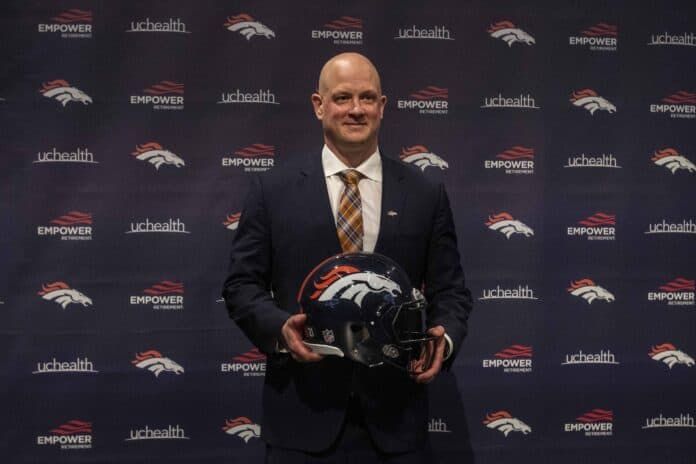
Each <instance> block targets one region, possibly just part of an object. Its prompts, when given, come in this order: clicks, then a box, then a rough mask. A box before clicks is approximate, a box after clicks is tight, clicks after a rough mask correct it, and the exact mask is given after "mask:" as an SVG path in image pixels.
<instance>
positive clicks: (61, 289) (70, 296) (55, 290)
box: [38, 282, 92, 309]
mask: <svg viewBox="0 0 696 464" xmlns="http://www.w3.org/2000/svg"><path fill="white" fill-rule="evenodd" d="M38 295H40V296H41V298H43V299H44V300H48V301H53V302H55V303H58V304H59V305H60V306H62V307H63V309H65V308H67V307H68V305H69V304H71V303H75V304H81V305H82V306H84V307H87V306H92V300H91V299H90V298H89V297H88V296H87V295H85V294H84V293H82V292H79V291H77V290H75V289H74V288H70V286H69V285H68V284H66V283H65V282H51V283H50V284H43V285H42V286H41V291H40V292H38Z"/></svg>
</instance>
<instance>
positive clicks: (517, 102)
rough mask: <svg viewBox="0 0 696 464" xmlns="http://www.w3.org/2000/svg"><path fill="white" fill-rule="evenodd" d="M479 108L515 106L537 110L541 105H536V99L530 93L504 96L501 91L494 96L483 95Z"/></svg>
mask: <svg viewBox="0 0 696 464" xmlns="http://www.w3.org/2000/svg"><path fill="white" fill-rule="evenodd" d="M481 108H484V109H489V108H517V109H526V110H538V109H540V108H541V107H540V106H537V104H536V100H535V99H534V97H532V95H531V94H529V93H528V94H526V95H525V94H523V93H521V94H520V95H519V96H517V97H504V96H503V94H502V92H498V95H496V96H494V97H484V99H483V105H481Z"/></svg>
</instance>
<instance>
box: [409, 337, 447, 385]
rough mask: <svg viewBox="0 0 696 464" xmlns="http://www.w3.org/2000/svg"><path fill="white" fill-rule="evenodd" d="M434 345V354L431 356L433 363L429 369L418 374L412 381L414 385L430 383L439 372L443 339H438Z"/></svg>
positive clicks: (443, 349) (443, 352) (443, 353)
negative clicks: (414, 382)
mask: <svg viewBox="0 0 696 464" xmlns="http://www.w3.org/2000/svg"><path fill="white" fill-rule="evenodd" d="M436 343H437V344H436V347H435V354H434V356H433V362H432V364H431V366H430V369H428V370H427V371H425V372H423V373H422V374H418V375H417V376H416V377H415V379H414V380H415V381H416V383H429V382H431V381H432V380H433V379H434V378H435V376H436V375H437V374H438V373H439V372H440V369H442V360H443V358H444V356H445V339H444V338H438V339H437V341H436Z"/></svg>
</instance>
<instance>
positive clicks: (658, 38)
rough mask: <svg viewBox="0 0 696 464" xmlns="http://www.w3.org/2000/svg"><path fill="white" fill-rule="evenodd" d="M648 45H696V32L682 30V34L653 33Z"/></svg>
mask: <svg viewBox="0 0 696 464" xmlns="http://www.w3.org/2000/svg"><path fill="white" fill-rule="evenodd" d="M648 45H656V46H662V47H670V46H676V47H696V34H694V33H693V32H682V33H681V34H672V33H670V32H667V31H665V32H663V33H661V34H652V35H651V36H650V42H648Z"/></svg>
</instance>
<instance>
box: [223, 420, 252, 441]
mask: <svg viewBox="0 0 696 464" xmlns="http://www.w3.org/2000/svg"><path fill="white" fill-rule="evenodd" d="M222 430H223V431H224V432H225V433H226V434H227V435H234V436H236V437H239V438H240V439H242V440H244V443H249V440H251V439H252V438H260V437H261V426H260V425H259V424H255V423H254V422H252V421H251V419H249V418H248V417H244V416H239V417H235V418H234V419H227V420H226V421H225V425H224V426H223V427H222Z"/></svg>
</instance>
